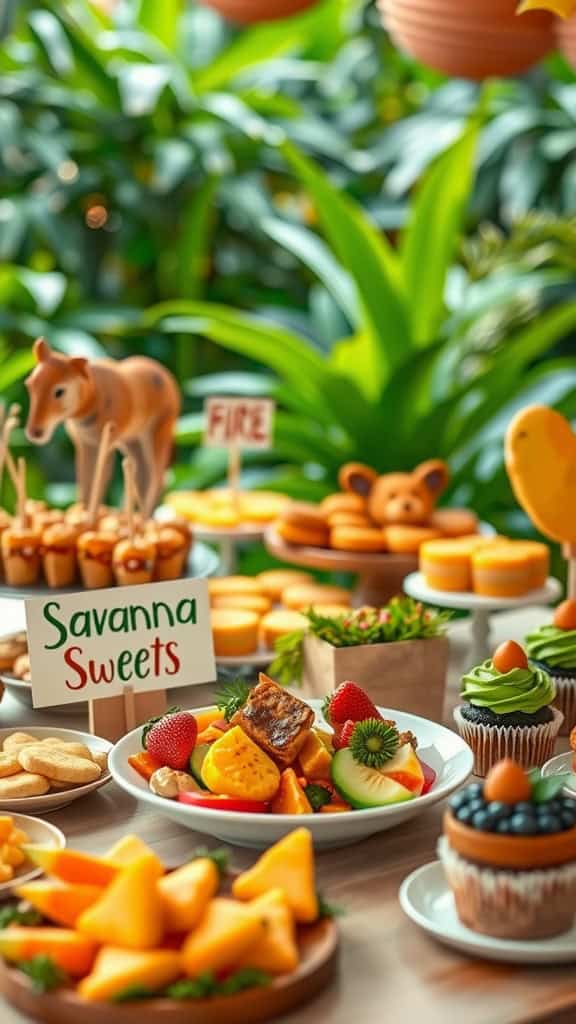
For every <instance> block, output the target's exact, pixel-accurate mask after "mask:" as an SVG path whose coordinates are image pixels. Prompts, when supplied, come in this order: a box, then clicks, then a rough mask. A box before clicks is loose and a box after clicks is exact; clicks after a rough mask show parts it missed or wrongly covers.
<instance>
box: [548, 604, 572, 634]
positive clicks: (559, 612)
mask: <svg viewBox="0 0 576 1024" xmlns="http://www.w3.org/2000/svg"><path fill="white" fill-rule="evenodd" d="M552 621H553V623H554V625H555V626H556V627H557V629H576V601H575V600H574V598H573V597H569V598H568V600H567V601H562V604H559V605H558V607H557V608H556V610H555V612H554V618H553V619H552Z"/></svg>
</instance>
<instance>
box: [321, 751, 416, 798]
mask: <svg viewBox="0 0 576 1024" xmlns="http://www.w3.org/2000/svg"><path fill="white" fill-rule="evenodd" d="M332 782H333V783H334V785H335V786H336V789H337V790H338V792H339V793H340V796H341V797H343V799H344V800H346V802H347V803H349V804H351V805H352V807H357V808H360V809H361V808H366V807H386V806H387V805H388V804H399V803H404V801H406V800H413V799H414V796H415V793H411V792H410V790H409V789H406V787H405V786H401V785H400V783H399V782H395V780H394V779H389V778H387V776H386V775H384V774H383V772H382V770H381V769H379V768H367V767H366V765H364V764H358V762H357V761H355V760H354V758H353V757H352V753H351V751H350V750H349V749H348V747H345V748H344V749H343V750H338V751H337V752H336V753H335V755H334V757H333V759H332Z"/></svg>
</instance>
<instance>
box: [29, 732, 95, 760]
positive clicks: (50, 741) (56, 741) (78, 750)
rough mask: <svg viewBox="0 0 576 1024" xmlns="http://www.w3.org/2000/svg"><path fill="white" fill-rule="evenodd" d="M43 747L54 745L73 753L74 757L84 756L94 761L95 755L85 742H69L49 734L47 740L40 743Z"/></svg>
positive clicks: (53, 746)
mask: <svg viewBox="0 0 576 1024" xmlns="http://www.w3.org/2000/svg"><path fill="white" fill-rule="evenodd" d="M40 746H42V747H52V748H54V749H56V750H61V751H62V753H64V754H72V756H73V757H83V758H85V759H86V760H87V761H93V760H94V757H93V755H92V751H91V750H89V749H88V747H86V746H85V745H84V744H83V743H74V742H69V741H68V740H61V739H60V738H59V737H58V736H48V737H47V738H46V739H45V740H42V741H41V743H40Z"/></svg>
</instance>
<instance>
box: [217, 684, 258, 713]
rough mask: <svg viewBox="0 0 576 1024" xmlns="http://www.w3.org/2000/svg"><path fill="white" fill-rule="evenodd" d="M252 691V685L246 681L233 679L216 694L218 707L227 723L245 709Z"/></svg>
mask: <svg viewBox="0 0 576 1024" xmlns="http://www.w3.org/2000/svg"><path fill="white" fill-rule="evenodd" d="M252 689H253V685H252V683H247V682H246V680H245V679H232V680H231V681H230V682H229V683H224V685H223V686H222V687H221V689H220V690H219V691H218V693H217V694H216V707H217V708H218V709H219V711H221V712H222V715H223V716H224V718H225V719H226V721H227V722H229V721H230V720H231V719H232V718H233V717H234V715H235V714H236V712H237V711H240V710H241V709H242V708H243V707H244V705H245V703H246V701H247V700H248V697H249V696H250V690H252Z"/></svg>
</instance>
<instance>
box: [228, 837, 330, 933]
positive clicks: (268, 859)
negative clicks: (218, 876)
mask: <svg viewBox="0 0 576 1024" xmlns="http://www.w3.org/2000/svg"><path fill="white" fill-rule="evenodd" d="M270 889H281V890H282V892H283V893H284V896H285V897H286V901H287V903H288V906H289V907H290V909H291V911H292V913H293V914H294V918H295V919H296V921H298V922H300V923H302V924H307V923H310V922H312V921H315V920H316V918H317V917H318V898H317V895H316V880H315V874H314V847H313V845H312V834H311V832H310V831H309V830H308V829H307V828H297V829H296V830H295V831H294V832H290V833H289V835H287V836H284V838H283V839H281V840H280V842H278V843H275V844H274V846H271V847H270V849H269V850H266V852H265V853H263V854H262V856H261V857H260V858H259V859H258V860H257V861H256V863H255V864H254V866H253V867H252V868H249V869H248V871H245V872H244V873H243V874H242V875H239V876H238V878H237V879H236V880H235V882H234V885H233V887H232V891H233V893H234V896H235V897H236V899H239V900H254V899H256V898H257V897H258V896H264V895H265V893H267V892H269V891H270Z"/></svg>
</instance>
